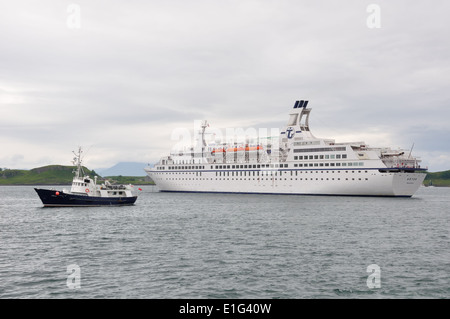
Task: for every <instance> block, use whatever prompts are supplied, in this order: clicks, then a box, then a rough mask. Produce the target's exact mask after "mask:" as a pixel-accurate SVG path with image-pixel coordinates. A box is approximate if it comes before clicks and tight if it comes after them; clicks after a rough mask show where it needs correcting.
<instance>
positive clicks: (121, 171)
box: [95, 162, 148, 177]
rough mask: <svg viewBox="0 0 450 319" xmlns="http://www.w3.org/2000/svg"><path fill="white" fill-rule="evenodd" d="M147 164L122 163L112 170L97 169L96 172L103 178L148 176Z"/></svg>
mask: <svg viewBox="0 0 450 319" xmlns="http://www.w3.org/2000/svg"><path fill="white" fill-rule="evenodd" d="M146 166H148V164H147V163H139V162H120V163H117V164H116V165H114V166H113V167H110V168H97V169H95V171H96V172H97V173H98V174H100V175H101V176H103V177H105V176H120V175H122V176H147V174H146V173H145V171H144V167H146Z"/></svg>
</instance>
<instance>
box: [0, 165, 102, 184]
mask: <svg viewBox="0 0 450 319" xmlns="http://www.w3.org/2000/svg"><path fill="white" fill-rule="evenodd" d="M74 169H75V166H62V165H48V166H43V167H38V168H33V169H31V170H19V169H2V170H0V185H69V184H72V179H73V176H74V174H73V171H74ZM83 169H84V172H85V173H86V174H87V175H89V176H91V177H94V176H96V175H97V174H96V173H95V172H94V171H91V170H89V169H87V168H85V167H83ZM97 176H98V175H97Z"/></svg>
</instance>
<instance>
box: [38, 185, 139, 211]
mask: <svg viewBox="0 0 450 319" xmlns="http://www.w3.org/2000/svg"><path fill="white" fill-rule="evenodd" d="M34 190H35V191H36V192H37V194H38V195H39V198H40V199H41V201H42V203H43V204H44V206H45V207H69V206H80V207H87V206H127V205H133V204H134V202H136V199H137V196H132V197H98V196H87V195H75V194H68V193H64V192H63V191H57V190H50V189H40V188H35V189H34Z"/></svg>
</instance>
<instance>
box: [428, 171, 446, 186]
mask: <svg viewBox="0 0 450 319" xmlns="http://www.w3.org/2000/svg"><path fill="white" fill-rule="evenodd" d="M423 184H424V185H425V186H429V185H433V186H450V171H443V172H435V173H430V172H428V173H427V177H425V180H424V181H423Z"/></svg>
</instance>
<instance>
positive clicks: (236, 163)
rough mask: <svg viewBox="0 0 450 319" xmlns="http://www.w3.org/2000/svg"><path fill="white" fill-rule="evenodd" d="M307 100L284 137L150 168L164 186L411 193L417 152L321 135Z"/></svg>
mask: <svg viewBox="0 0 450 319" xmlns="http://www.w3.org/2000/svg"><path fill="white" fill-rule="evenodd" d="M307 105H308V101H304V100H301V101H296V102H295V104H294V107H293V109H292V111H291V112H290V114H289V120H288V123H287V124H286V126H285V127H284V128H283V129H282V130H281V132H280V135H279V136H278V137H275V138H274V137H267V138H257V139H255V140H250V139H247V140H245V142H226V143H222V142H218V141H214V142H211V143H207V142H206V139H205V130H206V128H207V127H208V126H209V125H208V124H207V122H206V121H204V122H203V123H202V129H201V139H199V143H198V144H197V145H196V146H194V147H190V148H187V149H184V150H180V151H178V150H177V151H173V152H172V153H171V154H170V155H169V156H165V157H162V158H161V159H160V161H159V162H158V163H157V164H155V166H154V167H147V168H145V170H146V172H147V174H148V175H149V176H150V177H151V178H152V179H153V181H154V182H155V183H156V185H157V186H158V187H159V189H160V190H161V191H172V192H222V193H264V194H299V195H300V194H301V195H354V196H402V197H410V196H412V195H413V194H414V193H415V192H416V191H417V189H418V188H419V187H420V185H421V184H422V182H423V180H424V178H425V176H426V174H425V171H426V169H425V168H421V167H420V165H419V163H420V160H419V159H418V158H417V157H413V156H412V155H411V151H407V150H400V149H399V150H393V149H391V148H373V147H369V146H368V145H367V144H366V143H364V142H350V143H336V142H335V140H333V139H324V138H316V137H315V136H314V135H313V134H312V133H311V130H310V127H309V116H310V113H311V108H308V107H307Z"/></svg>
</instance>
